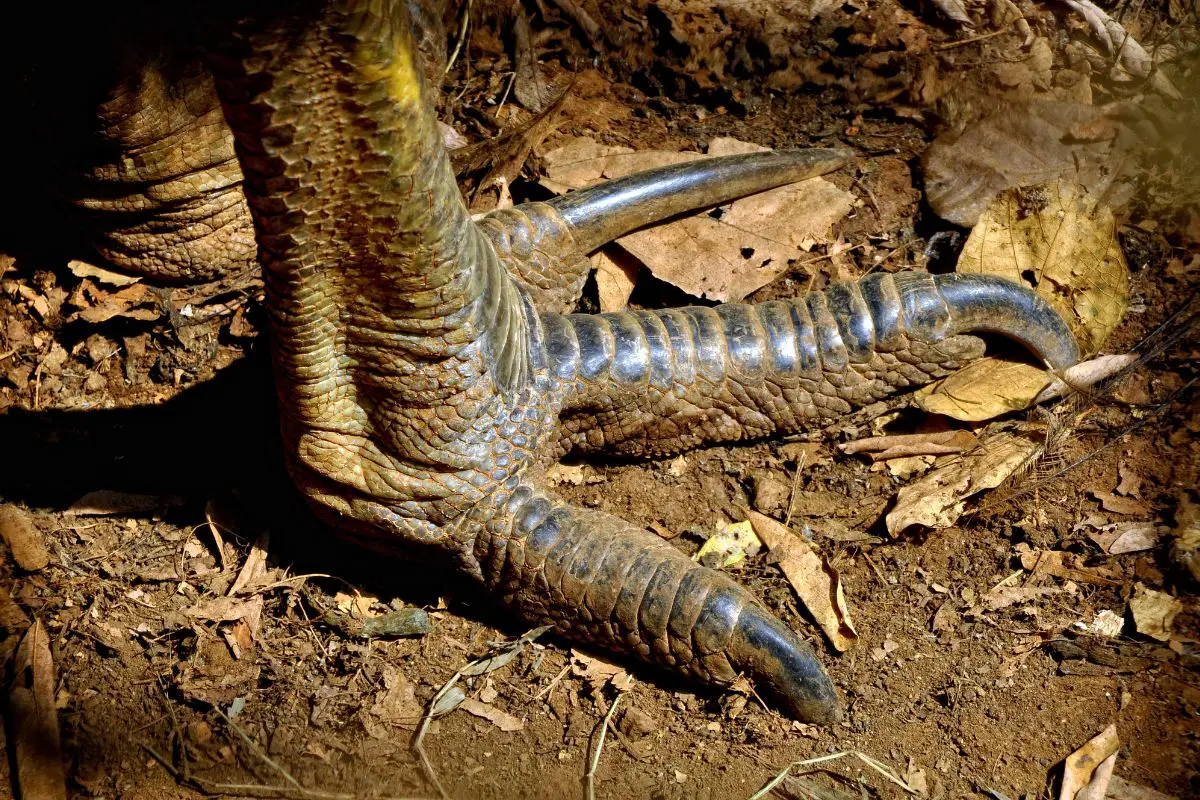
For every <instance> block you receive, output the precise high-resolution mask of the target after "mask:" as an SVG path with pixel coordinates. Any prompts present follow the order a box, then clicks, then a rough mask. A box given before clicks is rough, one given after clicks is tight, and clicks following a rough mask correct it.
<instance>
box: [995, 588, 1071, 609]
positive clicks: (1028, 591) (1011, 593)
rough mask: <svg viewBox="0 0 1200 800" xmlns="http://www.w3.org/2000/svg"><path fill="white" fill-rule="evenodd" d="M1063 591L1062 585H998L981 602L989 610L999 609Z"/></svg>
mask: <svg viewBox="0 0 1200 800" xmlns="http://www.w3.org/2000/svg"><path fill="white" fill-rule="evenodd" d="M1061 592H1062V587H1060V586H997V587H996V588H995V589H992V590H991V591H990V592H988V593H987V594H985V595H984V596H983V597H982V598H980V602H981V603H982V604H983V606H984V608H986V609H987V610H989V611H999V610H1000V609H1002V608H1008V607H1009V606H1015V605H1017V604H1018V603H1027V602H1029V601H1031V600H1037V599H1038V598H1041V597H1049V596H1050V595H1054V594H1059V593H1061Z"/></svg>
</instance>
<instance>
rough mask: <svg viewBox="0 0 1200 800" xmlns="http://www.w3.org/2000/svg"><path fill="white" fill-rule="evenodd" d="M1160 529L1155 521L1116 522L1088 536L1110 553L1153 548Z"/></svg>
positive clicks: (1132, 551) (1114, 554) (1133, 551)
mask: <svg viewBox="0 0 1200 800" xmlns="http://www.w3.org/2000/svg"><path fill="white" fill-rule="evenodd" d="M1159 535H1160V530H1159V527H1158V526H1157V525H1155V524H1154V523H1153V522H1115V523H1113V524H1112V525H1105V526H1104V527H1102V528H1100V529H1099V530H1097V531H1094V532H1092V533H1089V534H1088V538H1089V539H1091V540H1092V541H1093V542H1095V543H1096V544H1097V546H1099V548H1100V549H1101V550H1103V551H1104V552H1106V553H1108V554H1109V555H1113V556H1116V555H1120V554H1122V553H1136V552H1139V551H1141V550H1153V549H1154V547H1155V546H1156V545H1157V544H1158V539H1159Z"/></svg>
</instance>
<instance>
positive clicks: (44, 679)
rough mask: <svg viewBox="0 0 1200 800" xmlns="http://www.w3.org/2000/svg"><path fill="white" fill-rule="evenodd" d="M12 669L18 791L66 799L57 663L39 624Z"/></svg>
mask: <svg viewBox="0 0 1200 800" xmlns="http://www.w3.org/2000/svg"><path fill="white" fill-rule="evenodd" d="M11 669H12V673H11V674H12V676H13V678H12V682H11V683H9V685H8V704H7V706H6V707H5V718H6V720H7V722H8V734H9V756H10V758H11V762H10V763H11V764H12V767H13V769H14V771H15V773H16V775H15V777H16V781H15V784H16V786H17V789H18V792H19V794H20V796H21V797H26V798H37V799H38V800H59V798H61V800H66V797H67V778H66V773H65V772H64V771H63V754H62V746H61V742H60V739H59V735H58V710H57V709H56V708H55V704H54V660H53V658H52V656H51V654H50V637H49V636H48V635H47V634H46V629H45V628H44V627H42V623H41V620H38V621H36V622H34V623H33V627H31V628H30V629H29V630H28V632H26V634H25V636H24V638H22V639H21V644H20V645H19V646H18V647H17V653H16V655H15V656H14V657H13V662H12V668H11Z"/></svg>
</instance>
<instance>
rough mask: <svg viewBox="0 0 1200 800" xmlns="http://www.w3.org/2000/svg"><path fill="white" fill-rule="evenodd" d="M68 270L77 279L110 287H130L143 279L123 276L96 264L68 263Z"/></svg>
mask: <svg viewBox="0 0 1200 800" xmlns="http://www.w3.org/2000/svg"><path fill="white" fill-rule="evenodd" d="M67 269H69V270H70V271H71V274H72V275H74V276H75V277H77V278H91V279H92V280H94V281H96V283H104V284H107V285H109V286H116V287H118V288H119V287H121V286H129V285H130V284H134V283H137V282H138V281H140V280H141V278H140V277H139V276H137V275H123V274H121V273H120V272H113V271H112V270H110V269H105V268H104V267H97V266H96V265H94V264H89V263H87V262H86V261H68V262H67Z"/></svg>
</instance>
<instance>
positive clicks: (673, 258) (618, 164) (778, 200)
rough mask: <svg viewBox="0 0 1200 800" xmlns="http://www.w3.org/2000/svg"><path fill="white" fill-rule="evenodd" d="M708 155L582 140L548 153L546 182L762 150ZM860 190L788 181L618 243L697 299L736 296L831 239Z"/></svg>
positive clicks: (562, 185)
mask: <svg viewBox="0 0 1200 800" xmlns="http://www.w3.org/2000/svg"><path fill="white" fill-rule="evenodd" d="M714 145H716V146H715V147H710V150H709V153H708V154H707V155H704V154H701V153H679V152H670V151H664V150H643V151H637V152H634V151H631V150H629V149H628V148H621V147H609V146H606V145H600V144H598V143H596V142H595V141H592V140H590V139H576V140H575V141H573V142H571V143H569V144H567V145H565V146H563V147H561V148H558V149H557V150H553V151H551V152H549V153H546V155H545V156H544V160H545V163H546V172H547V175H548V178H547V179H546V180H544V181H542V184H543V185H544V186H546V187H547V188H549V189H551V190H552V191H556V192H560V193H561V192H564V191H566V190H568V189H578V188H582V187H584V186H590V185H592V184H594V183H596V182H598V181H599V180H601V179H603V178H607V179H613V178H620V177H624V176H625V175H629V174H632V173H634V172H640V171H642V170H647V169H654V168H656V167H661V166H667V165H670V164H681V163H685V162H689V161H695V160H698V159H703V158H708V157H712V156H716V155H726V154H732V153H738V152H753V151H758V150H763V149H764V148H762V147H760V146H758V145H750V144H748V143H744V142H741V143H739V142H736V140H728V139H724V140H719V141H716V142H714ZM853 204H854V196H853V195H851V194H849V193H847V192H844V191H842V190H841V189H839V188H837V187H836V186H834V185H833V184H832V183H830V182H829V181H826V180H824V179H822V178H810V179H809V180H807V181H803V182H801V183H797V184H792V185H790V186H781V187H779V188H777V189H772V190H770V191H767V192H761V193H759V194H756V195H752V196H750V197H745V198H742V199H740V200H736V201H734V202H732V203H730V204H728V205H726V206H722V208H721V211H720V212H719V213H716V214H714V213H710V212H708V211H707V210H705V211H699V212H696V213H694V214H691V215H689V216H684V217H682V218H680V219H677V220H675V221H673V222H671V223H668V224H665V225H656V226H654V227H651V228H646V229H644V230H640V231H635V232H633V233H631V234H628V235H627V236H624V237H622V238H620V239H618V240H617V242H616V243H617V244H618V245H619V246H620V247H621V248H622V249H623V250H625V251H626V252H627V253H629V254H630V255H631V256H633V257H634V258H635V259H637V261H639V262H640V263H642V264H644V265H645V266H646V267H647V268H648V269H649V270H650V271H651V272H652V273H653V274H654V276H655V277H657V278H659V279H660V280H664V281H666V282H667V283H670V284H672V285H673V286H676V287H678V288H680V289H682V290H683V291H685V292H687V293H688V294H691V295H693V296H695V297H708V298H710V299H713V300H719V301H722V302H729V301H734V300H740V299H742V298H744V297H746V295H748V294H750V293H751V292H753V291H755V290H756V289H759V288H761V287H762V286H765V285H766V284H768V283H770V282H771V281H772V280H774V279H775V278H776V277H777V276H779V275H780V274H782V273H783V272H784V271H785V270H787V268H788V262H789V261H790V260H791V259H794V258H797V257H798V256H800V255H801V253H802V252H805V251H806V250H808V249H811V247H812V246H813V245H814V244H817V243H821V242H828V241H830V236H829V231H830V228H831V227H832V225H833V224H834V223H835V222H837V221H838V220H839V219H841V218H842V217H844V216H845V215H846V214H847V213H849V211H850V209H851V208H852V207H853Z"/></svg>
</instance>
